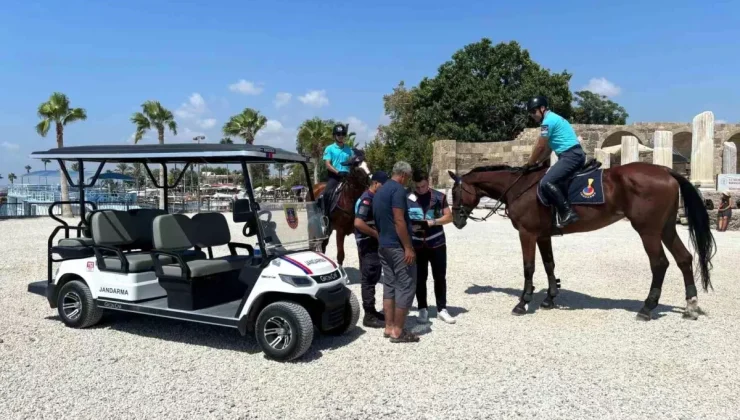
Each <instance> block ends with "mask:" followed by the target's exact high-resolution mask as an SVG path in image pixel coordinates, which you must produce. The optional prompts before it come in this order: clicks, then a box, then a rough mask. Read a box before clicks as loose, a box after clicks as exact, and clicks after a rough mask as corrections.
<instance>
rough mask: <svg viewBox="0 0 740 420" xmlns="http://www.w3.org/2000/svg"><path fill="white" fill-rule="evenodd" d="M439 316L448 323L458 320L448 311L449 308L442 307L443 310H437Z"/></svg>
mask: <svg viewBox="0 0 740 420" xmlns="http://www.w3.org/2000/svg"><path fill="white" fill-rule="evenodd" d="M437 318H439V319H441V320H442V321H444V322H446V323H448V324H454V323H455V322H456V320H455V318H453V317H452V315H450V313H449V312H447V309H442V310H441V311H439V312H437Z"/></svg>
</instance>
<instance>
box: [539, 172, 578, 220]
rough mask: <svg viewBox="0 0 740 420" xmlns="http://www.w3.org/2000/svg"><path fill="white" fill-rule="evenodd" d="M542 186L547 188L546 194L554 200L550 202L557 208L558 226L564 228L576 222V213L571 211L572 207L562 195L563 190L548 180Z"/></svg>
mask: <svg viewBox="0 0 740 420" xmlns="http://www.w3.org/2000/svg"><path fill="white" fill-rule="evenodd" d="M544 186H545V188H547V192H548V195H549V196H550V197H551V199H552V201H554V203H551V204H555V207H557V208H558V216H559V217H558V219H559V220H558V228H564V227H565V226H567V225H569V224H571V223H573V222H577V221H578V214H577V213H576V212H575V211H573V208H572V207H571V206H570V203H569V202H568V200H567V199H566V198H565V195H563V192H562V191H560V188H558V187H557V186H555V185H553V184H552V183H550V182H547V183H545V185H544Z"/></svg>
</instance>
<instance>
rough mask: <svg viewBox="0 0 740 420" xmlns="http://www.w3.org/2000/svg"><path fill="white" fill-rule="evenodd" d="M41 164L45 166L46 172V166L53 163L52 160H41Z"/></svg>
mask: <svg viewBox="0 0 740 420" xmlns="http://www.w3.org/2000/svg"><path fill="white" fill-rule="evenodd" d="M41 162H42V163H43V164H44V170H46V165H47V164H49V163H51V159H41Z"/></svg>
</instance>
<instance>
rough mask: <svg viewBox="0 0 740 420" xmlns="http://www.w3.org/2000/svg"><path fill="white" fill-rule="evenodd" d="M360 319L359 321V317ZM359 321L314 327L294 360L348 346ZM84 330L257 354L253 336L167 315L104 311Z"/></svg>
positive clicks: (357, 333)
mask: <svg viewBox="0 0 740 420" xmlns="http://www.w3.org/2000/svg"><path fill="white" fill-rule="evenodd" d="M46 319H49V320H54V321H57V322H62V321H61V319H60V318H59V315H55V316H48V317H46ZM360 322H362V320H361V319H360ZM363 328H364V327H362V326H361V323H358V326H357V327H356V328H355V329H354V330H352V332H349V333H347V334H345V335H341V336H330V335H325V334H321V333H320V332H319V331H318V330H316V329H314V341H313V343H312V344H311V348H310V349H309V350H308V351H307V352H306V354H304V355H303V357H301V358H300V359H299V360H295V361H294V362H295V363H305V362H310V361H313V360H316V359H319V358H321V356H322V351H327V350H328V351H330V350H334V349H337V348H340V347H344V346H346V345H349V344H350V343H352V342H353V341H355V340H357V339H358V338H359V337H361V336H362V335H363V334H365V331H364V330H363ZM87 329H90V330H96V329H108V330H113V331H120V332H124V333H128V334H134V335H138V336H141V337H147V338H154V339H159V340H167V341H172V342H175V343H183V344H192V345H196V346H206V347H211V348H214V349H218V350H229V351H237V352H243V353H247V354H260V353H262V349H260V347H259V345H258V344H257V341H256V340H255V338H254V335H252V334H247V336H246V337H242V336H241V335H240V334H239V332H238V331H237V330H236V329H233V328H225V327H219V326H216V325H207V324H198V323H194V322H188V321H180V320H175V319H168V318H156V317H150V316H141V315H137V314H130V313H125V312H106V313H105V315H104V316H103V319H102V320H101V321H100V323H98V324H97V325H95V326H92V327H89V328H87Z"/></svg>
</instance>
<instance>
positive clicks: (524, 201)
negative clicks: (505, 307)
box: [449, 162, 716, 320]
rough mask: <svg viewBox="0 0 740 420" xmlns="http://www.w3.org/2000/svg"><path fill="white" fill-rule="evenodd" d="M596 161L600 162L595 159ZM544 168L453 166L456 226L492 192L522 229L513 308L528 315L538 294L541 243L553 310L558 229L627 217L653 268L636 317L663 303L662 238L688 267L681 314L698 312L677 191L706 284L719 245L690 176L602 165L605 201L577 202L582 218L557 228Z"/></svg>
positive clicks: (649, 167)
mask: <svg viewBox="0 0 740 420" xmlns="http://www.w3.org/2000/svg"><path fill="white" fill-rule="evenodd" d="M597 165H600V163H598V162H597ZM546 168H547V166H545V165H544V164H540V165H537V166H535V167H530V168H518V167H511V166H508V165H500V166H489V167H479V168H475V169H473V170H472V171H470V172H469V173H467V174H465V175H463V176H461V177H458V176H457V175H455V173H453V172H452V171H450V172H449V174H450V177H452V179H453V180H454V181H455V184H454V186H453V188H452V196H453V200H452V201H453V203H452V204H453V205H452V210H453V220H454V224H455V226H456V227H457V228H458V229H462V228H463V227H465V225H466V223H467V220H466V219H468V218H469V217H471V216H470V214H471V212H472V211H473V210H474V209H475V207H476V206H477V205H478V202H479V201H480V199H481V197H484V196H487V197H490V198H492V199H494V200H498V201H499V205H501V204H503V205H506V211H507V213H508V217H509V218H510V220H511V223H512V224H513V225H514V228H515V229H516V230H518V231H519V239H520V242H521V248H522V256H523V259H524V290H523V292H522V295H521V298H520V300H519V303H518V304H517V305H516V306H515V307H514V309H513V311H512V312H513V313H514V314H515V315H523V314H525V313H526V312H527V305H528V303H529V302H531V300H532V294H533V293H534V286H533V285H532V275H533V274H534V267H535V252H536V251H535V250H536V248H537V246H539V249H540V255H541V256H542V261H543V263H544V266H545V272H546V273H547V279H548V286H549V287H548V291H547V297H546V298H545V300H544V301H543V302H542V304H541V307H542V308H544V309H550V308H553V307H554V306H555V303H554V299H555V296H556V295H557V294H558V289H559V288H560V280H559V279H557V278H556V277H555V260H554V258H553V254H552V243H551V236H552V235H553V234H557V233H561V234H569V233H577V232H589V231H593V230H597V229H601V228H603V227H606V226H608V225H611V224H612V223H615V222H617V221H618V220H621V219H623V218H625V217H626V218H627V219H628V220H629V221H630V222H631V224H632V227H633V228H634V229H635V230H636V231H637V232H638V233H639V235H640V238H641V239H642V244H643V246H644V248H645V252H646V253H647V255H648V257H649V259H650V269H651V271H652V284H651V286H650V292H649V294H648V297H647V299H646V300H645V303H644V305H643V307H642V308H641V309H640V311H639V312H638V314H637V318H638V319H643V320H649V319H651V314H652V311H653V309H655V308H656V307H657V306H658V300H659V299H660V293H661V289H662V286H663V278H664V277H665V273H666V270H667V269H668V265H669V263H668V259H667V257H666V254H665V252H664V251H663V245H665V246H666V247H667V248H668V250H669V251H670V253H671V254H672V255H673V258H674V259H675V260H676V263H677V265H678V267H679V269H680V270H681V273H682V274H683V279H684V286H685V288H686V302H687V305H686V310H685V312H684V317H685V318H690V319H697V318H698V316H699V314H700V313H701V310H700V309H699V303H698V298H697V291H696V286H695V284H694V275H693V271H692V255H691V254H690V253H689V251H688V250H687V249H686V247H685V246H684V244H683V243H682V242H681V239H680V238H679V236H678V233H677V232H676V215H677V212H678V200H679V191H680V192H681V196H682V197H683V203H684V209H685V211H686V216H687V217H688V221H689V234H690V238H691V241H692V244H693V247H694V250H695V251H696V252H697V253H698V265H699V268H700V276H701V282H702V286H703V288H704V291H707V289H708V288H709V287H711V282H710V278H709V277H710V276H709V270H710V269H711V259H712V257H713V255H714V251H715V247H716V244H715V242H714V237H713V236H712V232H711V230H710V226H709V215H708V214H707V210H706V208H705V206H704V203H703V201H702V199H701V196H700V195H699V192H698V191H697V190H696V188H695V187H694V186H693V185H692V184H691V182H689V181H688V180H687V179H686V178H684V177H683V176H681V175H680V174H678V173H676V172H674V171H673V170H671V169H669V168H667V167H663V166H658V165H653V164H649V163H642V162H635V163H630V164H627V165H622V166H619V167H615V168H611V169H603V175H602V176H603V178H602V179H603V182H602V186H603V188H602V191H603V197H604V203H603V204H599V205H574V206H573V209H574V210H575V211H576V212H577V213H578V216H579V217H580V220H579V221H577V222H575V223H573V224H570V225H568V226H566V227H564V228H563V229H562V231H560V232H557V231H556V230H555V229H556V228H553V216H552V211H551V209H550V208H548V207H546V206H545V205H543V204H541V203H540V202H539V201H538V199H537V194H536V190H537V186H538V183H539V180H540V179H541V178H542V176H543V175H544V174H545V171H546ZM597 170H599V171H601V170H602V169H597ZM589 188H590V184H589ZM494 210H495V209H494ZM489 216H490V214H489ZM473 219H474V220H480V219H475V218H473ZM483 220H485V218H484V219H483Z"/></svg>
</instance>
